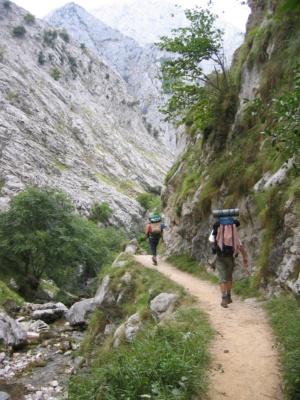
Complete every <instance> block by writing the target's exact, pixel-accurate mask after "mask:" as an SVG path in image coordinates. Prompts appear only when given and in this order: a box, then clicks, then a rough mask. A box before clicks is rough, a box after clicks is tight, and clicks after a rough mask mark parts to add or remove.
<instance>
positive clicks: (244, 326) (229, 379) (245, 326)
mask: <svg viewBox="0 0 300 400" xmlns="http://www.w3.org/2000/svg"><path fill="white" fill-rule="evenodd" d="M135 258H136V260H137V261H138V262H140V263H141V264H143V265H144V266H146V267H150V268H157V270H158V271H159V272H161V273H163V274H164V275H166V276H167V277H168V278H169V279H171V280H172V281H174V282H176V283H178V284H180V285H182V286H183V287H184V288H185V289H186V290H188V292H189V293H190V294H191V295H193V296H196V297H197V298H198V299H199V306H200V307H201V309H203V310H204V311H205V312H206V313H207V314H208V315H209V317H210V322H211V325H212V326H213V328H214V329H215V331H216V332H217V334H216V336H215V340H214V341H213V345H212V349H211V354H212V359H213V362H212V369H211V372H210V379H211V390H210V394H209V395H210V399H211V400H220V399H226V400H268V399H272V400H282V399H283V395H282V391H281V388H280V386H281V382H282V377H281V372H280V363H279V360H278V354H277V351H276V348H275V341H274V338H273V335H272V331H271V329H270V327H269V325H268V323H267V318H266V314H265V312H264V310H263V309H262V307H261V305H260V304H259V303H256V302H255V300H248V301H242V300H240V299H238V298H237V297H235V296H234V295H233V303H232V304H230V305H229V306H228V308H222V307H221V306H220V292H219V288H218V286H215V285H213V284H211V283H209V282H206V281H202V280H200V279H197V278H195V277H193V276H191V275H189V274H187V273H185V272H182V271H179V270H177V269H176V268H174V267H173V266H172V265H170V264H168V263H166V262H164V261H162V260H160V259H159V260H158V264H159V265H158V266H157V267H154V266H153V265H152V260H151V256H149V255H147V256H135Z"/></svg>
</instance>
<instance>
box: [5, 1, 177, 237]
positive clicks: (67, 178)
mask: <svg viewBox="0 0 300 400" xmlns="http://www.w3.org/2000/svg"><path fill="white" fill-rule="evenodd" d="M26 14H27V12H26V11H25V10H23V9H20V8H19V7H17V6H15V5H14V4H13V3H11V2H10V3H9V6H7V2H4V1H3V0H1V1H0V81H1V86H0V93H1V99H0V149H1V153H0V154H1V158H0V180H1V198H0V204H1V208H2V209H5V208H6V207H7V206H8V203H9V199H10V198H11V197H12V196H14V195H15V194H16V193H18V192H19V191H22V190H23V189H24V188H25V187H26V185H38V186H43V185H50V186H55V187H58V188H60V189H63V190H65V191H66V192H67V193H69V194H70V195H71V197H72V198H73V200H74V204H75V205H76V208H77V209H78V211H79V212H80V213H81V214H83V215H88V214H89V211H90V209H91V205H92V203H93V202H95V201H97V202H100V203H101V202H103V201H107V202H108V203H109V204H110V207H111V208H112V209H113V210H114V216H113V218H112V224H113V225H116V226H120V225H121V226H124V225H125V226H128V230H129V229H130V226H131V224H132V221H133V220H137V221H138V220H139V219H141V218H142V212H143V210H142V209H141V207H140V206H139V204H138V202H137V201H136V196H137V195H138V194H139V193H141V192H144V191H147V190H149V188H151V187H159V186H162V182H163V179H164V176H165V174H166V171H167V170H168V169H169V167H170V165H171V163H172V159H173V156H172V154H171V153H170V152H169V151H168V150H167V148H165V147H164V146H163V145H162V144H161V143H159V142H158V141H157V140H156V139H155V138H154V137H153V136H152V135H151V134H149V132H148V130H147V129H146V127H145V123H144V121H143V117H142V115H141V113H140V111H139V108H138V107H137V106H136V103H135V101H134V99H133V98H132V96H130V94H129V93H128V91H127V86H126V84H125V83H124V81H123V80H122V78H121V76H120V75H119V74H118V73H117V72H116V71H114V70H112V69H111V68H110V67H109V65H108V64H107V62H106V61H105V60H103V59H101V58H100V57H99V56H98V55H96V54H95V53H94V52H93V51H92V50H87V49H86V48H85V46H83V45H81V44H80V43H79V42H76V41H75V40H74V39H73V38H72V37H71V36H70V35H69V34H67V33H66V32H64V31H59V30H55V28H54V27H52V26H51V25H49V24H48V23H47V22H45V21H41V20H35V21H31V22H30V21H27V22H26V21H25V19H26V18H25V19H24V16H25V15H26Z"/></svg>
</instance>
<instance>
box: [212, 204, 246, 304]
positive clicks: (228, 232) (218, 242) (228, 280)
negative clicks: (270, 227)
mask: <svg viewBox="0 0 300 400" xmlns="http://www.w3.org/2000/svg"><path fill="white" fill-rule="evenodd" d="M238 215H239V210H238V209H236V208H235V209H229V210H214V211H213V216H214V217H215V218H218V220H217V221H216V222H215V223H214V224H213V230H212V232H211V234H210V236H209V242H210V244H211V246H212V252H213V254H216V269H217V271H218V275H219V284H220V289H221V294H222V300H221V306H222V307H224V308H227V307H228V304H230V303H232V298H231V288H232V274H233V270H234V259H235V257H237V256H238V254H239V253H241V254H242V256H243V262H244V265H247V264H248V259H247V254H246V252H245V249H244V247H243V245H242V243H241V241H240V239H239V236H238V232H237V227H239V226H240V222H239V221H238V220H236V219H234V218H233V216H238Z"/></svg>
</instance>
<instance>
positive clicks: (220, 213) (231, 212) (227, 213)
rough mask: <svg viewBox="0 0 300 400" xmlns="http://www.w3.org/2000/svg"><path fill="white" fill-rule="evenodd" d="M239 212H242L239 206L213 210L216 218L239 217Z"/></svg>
mask: <svg viewBox="0 0 300 400" xmlns="http://www.w3.org/2000/svg"><path fill="white" fill-rule="evenodd" d="M239 213H240V210H239V208H229V209H227V210H212V215H213V217H215V218H219V217H238V215H239Z"/></svg>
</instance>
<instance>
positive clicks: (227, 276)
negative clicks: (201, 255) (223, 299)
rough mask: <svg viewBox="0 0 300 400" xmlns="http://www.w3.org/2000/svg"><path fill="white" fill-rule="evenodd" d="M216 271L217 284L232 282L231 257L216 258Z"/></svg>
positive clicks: (232, 266)
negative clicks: (217, 276)
mask: <svg viewBox="0 0 300 400" xmlns="http://www.w3.org/2000/svg"><path fill="white" fill-rule="evenodd" d="M216 269H217V271H218V275H219V283H224V282H227V281H232V273H233V270H234V258H233V256H230V257H220V256H217V258H216Z"/></svg>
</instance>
